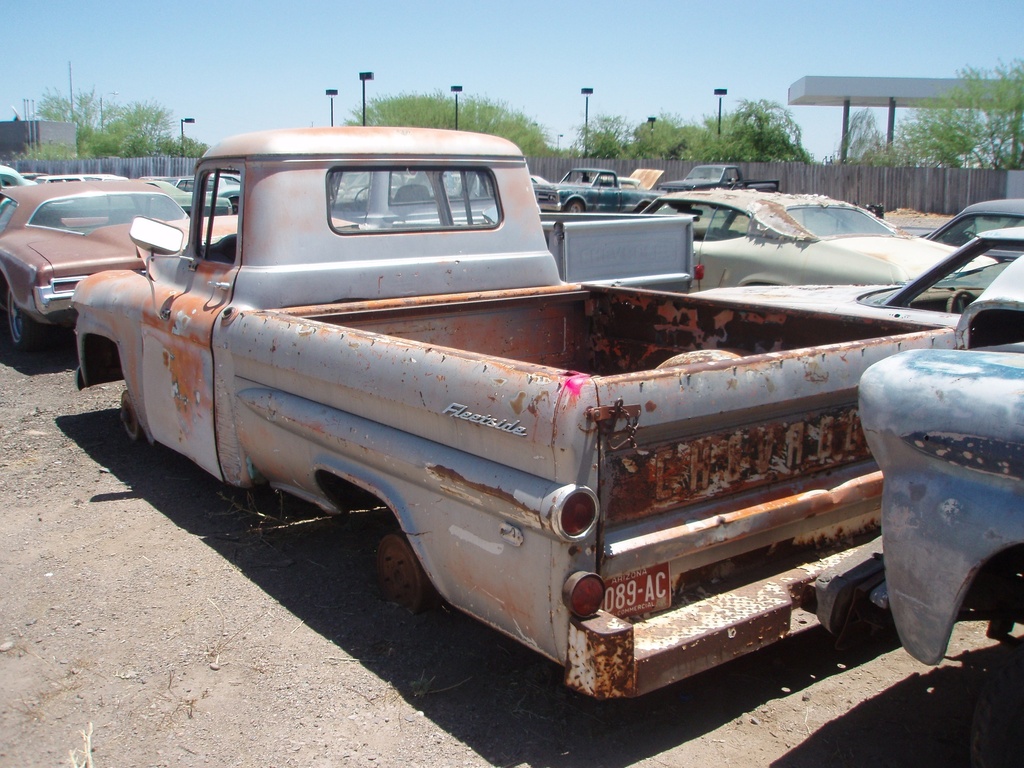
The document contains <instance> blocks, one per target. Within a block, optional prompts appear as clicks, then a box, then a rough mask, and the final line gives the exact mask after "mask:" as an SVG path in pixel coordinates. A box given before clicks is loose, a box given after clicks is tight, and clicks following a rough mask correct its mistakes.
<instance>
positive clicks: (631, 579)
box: [602, 563, 672, 619]
mask: <svg viewBox="0 0 1024 768" xmlns="http://www.w3.org/2000/svg"><path fill="white" fill-rule="evenodd" d="M671 605H672V585H671V583H670V579H669V572H668V563H662V564H661V565H653V566H651V567H649V568H640V569H638V570H635V571H630V572H629V573H624V574H622V575H621V576H615V577H614V578H611V579H609V580H608V581H606V582H605V593H604V605H603V606H602V607H603V608H604V610H606V611H608V613H611V614H614V615H616V616H618V617H619V618H620V619H624V618H626V617H627V616H636V615H637V614H641V613H653V612H654V611H661V610H664V609H665V608H668V607H669V606H671Z"/></svg>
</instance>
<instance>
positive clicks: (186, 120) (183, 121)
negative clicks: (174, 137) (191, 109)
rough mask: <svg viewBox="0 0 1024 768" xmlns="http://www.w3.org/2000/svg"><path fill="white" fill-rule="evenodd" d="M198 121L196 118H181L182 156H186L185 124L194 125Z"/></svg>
mask: <svg viewBox="0 0 1024 768" xmlns="http://www.w3.org/2000/svg"><path fill="white" fill-rule="evenodd" d="M195 121H196V119H195V118H194V117H183V118H181V156H182V157H184V156H185V123H188V124H189V125H192V124H193V123H194V122H195Z"/></svg>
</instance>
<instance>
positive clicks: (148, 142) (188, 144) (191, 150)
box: [37, 89, 207, 158]
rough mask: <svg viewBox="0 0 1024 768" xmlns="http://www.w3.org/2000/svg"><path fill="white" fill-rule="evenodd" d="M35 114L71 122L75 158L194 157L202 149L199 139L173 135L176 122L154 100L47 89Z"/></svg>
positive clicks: (93, 92) (201, 151)
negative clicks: (72, 96)
mask: <svg viewBox="0 0 1024 768" xmlns="http://www.w3.org/2000/svg"><path fill="white" fill-rule="evenodd" d="M37 113H38V115H39V117H40V118H42V119H43V120H53V121H57V122H65V123H74V125H75V130H76V144H77V154H78V157H81V158H87V157H148V156H151V155H181V154H182V151H183V144H184V150H185V153H186V154H187V155H188V156H190V157H198V156H199V155H201V154H203V152H205V151H206V149H207V146H206V145H205V144H203V143H202V142H197V141H193V140H188V139H186V141H185V142H184V143H183V142H182V141H181V140H180V138H179V137H178V136H177V135H175V131H176V129H177V128H178V124H177V122H176V121H175V120H174V119H173V118H172V117H171V111H170V110H169V109H167V108H166V107H163V106H161V105H160V104H158V103H157V102H155V101H148V102H142V101H136V102H132V103H130V104H127V105H123V106H122V105H121V104H118V103H117V102H114V101H109V100H108V101H103V99H102V98H97V96H96V91H95V89H94V90H91V91H79V92H78V93H77V94H75V101H74V108H73V109H72V104H71V100H70V99H69V98H67V97H66V96H63V95H61V94H60V92H58V91H56V90H50V89H47V91H46V92H45V93H44V94H43V98H42V99H41V100H40V102H39V108H38V110H37Z"/></svg>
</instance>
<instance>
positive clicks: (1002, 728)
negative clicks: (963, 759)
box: [971, 646, 1024, 768]
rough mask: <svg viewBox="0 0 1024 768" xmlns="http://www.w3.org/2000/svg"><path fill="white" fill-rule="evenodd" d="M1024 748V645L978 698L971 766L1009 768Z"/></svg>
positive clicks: (1018, 761)
mask: <svg viewBox="0 0 1024 768" xmlns="http://www.w3.org/2000/svg"><path fill="white" fill-rule="evenodd" d="M1022 749H1024V646H1022V647H1020V648H1018V649H1017V650H1015V651H1014V652H1013V654H1012V655H1011V656H1010V658H1009V660H1007V662H1006V663H1005V664H1004V665H1003V666H1001V667H998V668H996V669H994V670H993V671H992V672H990V673H989V679H988V680H987V681H986V683H985V687H984V688H982V690H981V695H980V696H978V703H977V704H976V705H975V708H974V722H973V723H972V725H971V765H973V766H974V768H1010V767H1011V766H1019V765H1020V764H1021V750H1022Z"/></svg>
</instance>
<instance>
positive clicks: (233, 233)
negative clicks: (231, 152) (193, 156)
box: [193, 167, 241, 264]
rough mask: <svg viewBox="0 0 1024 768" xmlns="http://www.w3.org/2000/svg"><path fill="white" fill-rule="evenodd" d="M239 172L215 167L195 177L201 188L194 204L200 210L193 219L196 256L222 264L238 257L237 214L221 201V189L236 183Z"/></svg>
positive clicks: (232, 186) (234, 185) (239, 177)
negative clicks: (195, 218) (194, 219)
mask: <svg viewBox="0 0 1024 768" xmlns="http://www.w3.org/2000/svg"><path fill="white" fill-rule="evenodd" d="M240 179H241V173H240V172H239V171H238V169H236V168H231V167H227V168H218V169H215V170H207V171H203V173H202V174H201V176H200V177H199V179H198V181H199V185H200V189H201V190H202V192H201V194H200V195H199V200H198V201H197V202H198V205H199V210H200V211H201V213H200V215H199V217H198V219H197V220H196V222H195V224H196V225H197V226H196V227H195V230H194V233H193V237H194V238H195V242H194V243H193V245H194V247H195V252H196V255H197V256H198V257H199V258H200V259H204V260H209V261H217V262H221V263H224V264H233V263H235V261H236V259H237V257H238V245H239V242H238V240H239V238H238V220H239V219H238V215H237V214H235V213H232V212H231V211H232V208H231V205H230V203H227V204H226V203H225V199H226V198H225V192H226V191H227V190H229V189H232V188H237V187H238V186H239V183H240Z"/></svg>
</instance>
